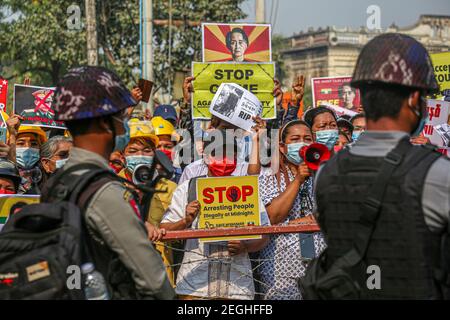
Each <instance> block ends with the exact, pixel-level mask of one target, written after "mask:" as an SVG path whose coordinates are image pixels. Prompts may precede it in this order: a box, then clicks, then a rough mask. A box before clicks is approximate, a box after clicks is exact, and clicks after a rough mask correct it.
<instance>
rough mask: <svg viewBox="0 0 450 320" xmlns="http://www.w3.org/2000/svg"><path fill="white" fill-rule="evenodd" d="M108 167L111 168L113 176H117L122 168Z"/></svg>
mask: <svg viewBox="0 0 450 320" xmlns="http://www.w3.org/2000/svg"><path fill="white" fill-rule="evenodd" d="M109 167H110V168H111V170H112V171H113V172H114V173H115V174H119V172H120V171H122V169H123V167H116V166H114V165H112V164H110V165H109Z"/></svg>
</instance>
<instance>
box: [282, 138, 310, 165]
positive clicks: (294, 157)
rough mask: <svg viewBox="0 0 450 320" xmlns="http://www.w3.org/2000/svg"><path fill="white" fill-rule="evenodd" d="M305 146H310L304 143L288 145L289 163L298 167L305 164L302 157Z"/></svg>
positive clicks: (287, 156) (287, 155)
mask: <svg viewBox="0 0 450 320" xmlns="http://www.w3.org/2000/svg"><path fill="white" fill-rule="evenodd" d="M305 146H309V144H307V143H304V142H299V143H290V144H288V145H287V149H288V151H287V153H286V158H287V159H288V160H289V162H291V163H293V164H296V165H299V164H301V163H302V162H303V159H302V157H300V150H301V149H302V148H303V147H305Z"/></svg>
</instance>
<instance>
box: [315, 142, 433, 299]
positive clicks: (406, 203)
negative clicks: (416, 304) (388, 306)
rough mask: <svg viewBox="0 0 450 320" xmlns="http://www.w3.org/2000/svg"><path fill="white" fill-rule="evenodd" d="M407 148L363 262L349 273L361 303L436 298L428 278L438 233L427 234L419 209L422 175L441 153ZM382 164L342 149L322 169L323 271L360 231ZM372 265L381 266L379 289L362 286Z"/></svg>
mask: <svg viewBox="0 0 450 320" xmlns="http://www.w3.org/2000/svg"><path fill="white" fill-rule="evenodd" d="M409 148H410V150H409V151H408V152H407V154H406V156H405V158H404V160H403V161H402V163H401V164H400V165H399V167H398V168H397V169H396V170H395V171H394V173H393V175H392V178H391V179H390V181H389V183H388V185H387V189H386V192H385V196H384V199H383V201H382V208H381V212H380V216H379V219H378V221H377V223H376V227H375V230H374V233H373V236H372V238H371V241H370V244H369V247H368V250H367V254H366V256H365V259H364V260H363V263H362V264H361V265H360V266H359V267H358V268H357V269H356V268H355V269H354V270H352V273H351V274H352V277H353V278H354V279H355V280H357V281H358V283H359V285H360V287H361V288H362V297H363V298H364V299H433V298H440V297H441V294H440V293H439V290H438V286H436V284H435V281H434V277H433V274H434V270H435V268H436V264H439V263H440V259H441V258H440V254H439V251H440V241H441V235H434V234H432V233H431V232H430V231H429V229H428V227H427V226H426V224H425V220H424V214H423V209H422V192H423V186H424V180H425V177H426V175H427V173H428V170H429V168H430V167H431V165H432V164H433V163H434V162H435V161H436V160H437V159H438V158H439V157H440V156H441V155H440V154H439V153H437V152H435V151H433V150H432V149H431V148H430V147H424V146H412V145H410V147H409ZM382 162H383V158H376V157H363V156H356V155H352V154H350V152H349V150H348V149H344V150H342V151H341V152H339V153H338V154H337V155H335V156H334V157H333V158H331V159H330V160H329V161H328V163H327V164H326V165H325V166H323V168H322V169H321V172H320V176H319V177H318V181H317V184H316V190H317V195H316V196H317V205H318V208H319V213H320V215H319V224H320V226H321V228H322V231H323V232H324V234H325V237H326V242H327V245H328V249H327V258H326V265H327V267H329V266H330V265H331V264H332V263H333V262H334V261H335V260H336V259H337V258H339V257H341V256H343V255H344V254H345V253H347V252H348V251H349V250H350V249H351V247H352V244H353V238H354V236H355V234H356V232H357V231H358V230H359V228H361V225H360V217H361V215H364V209H362V208H363V206H362V203H363V201H364V200H365V198H366V196H367V193H368V191H369V189H370V187H371V185H372V184H373V182H374V180H375V179H376V177H377V174H378V172H379V170H380V167H381V165H382ZM371 265H376V266H378V267H379V268H380V273H381V283H380V284H381V289H379V290H378V289H372V290H369V289H368V287H367V283H366V282H367V279H368V277H369V276H370V275H371V274H372V273H370V272H369V273H368V272H367V267H368V266H371Z"/></svg>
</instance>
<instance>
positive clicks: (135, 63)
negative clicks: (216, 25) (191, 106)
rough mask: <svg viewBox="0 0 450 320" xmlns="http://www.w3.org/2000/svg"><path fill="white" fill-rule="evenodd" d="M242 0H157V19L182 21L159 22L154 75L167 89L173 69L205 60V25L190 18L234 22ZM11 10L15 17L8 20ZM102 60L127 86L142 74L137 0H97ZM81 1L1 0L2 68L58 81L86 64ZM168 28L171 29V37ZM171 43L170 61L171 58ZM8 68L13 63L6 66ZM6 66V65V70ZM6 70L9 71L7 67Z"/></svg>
mask: <svg viewBox="0 0 450 320" xmlns="http://www.w3.org/2000/svg"><path fill="white" fill-rule="evenodd" d="M242 2H243V0H196V1H193V0H192V1H188V0H172V1H170V0H154V1H153V6H154V13H153V15H154V17H153V18H154V19H163V20H164V19H169V11H171V16H172V19H173V20H182V21H184V23H182V24H181V25H180V26H174V25H172V26H171V27H170V28H169V26H155V27H154V33H153V46H154V75H155V76H154V78H155V82H156V84H157V86H158V87H161V88H162V89H164V91H167V89H168V88H167V86H168V83H169V81H172V80H173V76H174V72H175V71H178V70H186V69H189V68H190V65H191V62H192V61H201V27H200V26H199V25H198V26H190V23H189V22H213V21H215V22H232V21H236V20H238V19H242V18H244V17H245V14H244V13H243V12H242V10H241V9H240V4H241V3H242ZM73 4H75V5H78V6H79V7H80V9H81V28H80V29H79V30H69V28H68V27H67V20H68V19H69V17H70V14H69V13H68V12H67V8H68V7H69V6H70V5H73ZM7 14H13V17H14V18H13V19H11V18H9V19H6V20H5V16H6V15H7ZM96 14H97V33H98V47H99V65H103V66H106V67H108V68H112V69H114V70H115V71H116V72H117V73H118V74H119V76H121V77H122V79H124V80H125V82H126V83H127V84H128V85H130V86H131V85H133V84H135V81H136V80H137V78H138V76H139V70H140V56H139V50H140V47H139V40H140V39H139V0H128V1H123V0H97V1H96ZM84 17H85V8H84V1H83V0H59V1H57V2H56V1H51V0H34V1H23V0H3V1H2V3H1V4H0V48H1V50H0V67H2V66H3V68H0V73H3V74H4V73H5V72H6V71H7V73H9V77H10V78H15V79H14V80H15V81H16V82H19V81H22V79H23V77H24V76H25V75H28V76H30V77H31V79H32V83H33V84H39V85H55V84H56V83H57V80H58V78H59V77H61V75H63V74H64V73H65V72H66V71H67V70H68V69H69V68H71V67H74V66H78V65H82V64H86V56H87V55H86V33H85V19H84ZM169 29H170V30H171V34H170V36H169ZM169 47H170V49H171V52H170V60H169ZM8 67H9V68H8ZM2 69H3V70H2ZM5 70H6V71H5Z"/></svg>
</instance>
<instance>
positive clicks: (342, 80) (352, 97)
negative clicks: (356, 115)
mask: <svg viewBox="0 0 450 320" xmlns="http://www.w3.org/2000/svg"><path fill="white" fill-rule="evenodd" d="M351 81H352V77H349V76H345V77H325V78H312V79H311V88H312V100H313V106H314V108H315V107H317V106H320V105H326V106H337V107H341V108H344V109H346V110H349V111H352V112H358V108H359V107H360V94H359V90H358V89H354V88H352V87H351V86H350V82H351Z"/></svg>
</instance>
